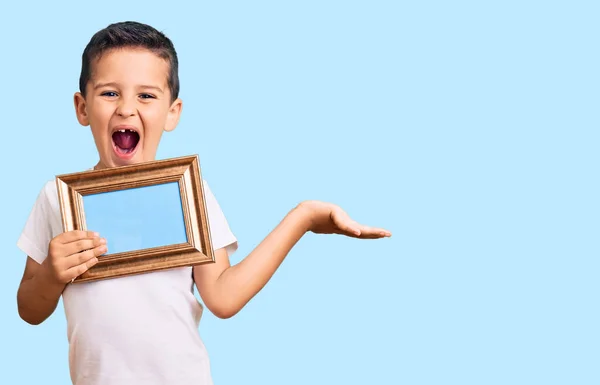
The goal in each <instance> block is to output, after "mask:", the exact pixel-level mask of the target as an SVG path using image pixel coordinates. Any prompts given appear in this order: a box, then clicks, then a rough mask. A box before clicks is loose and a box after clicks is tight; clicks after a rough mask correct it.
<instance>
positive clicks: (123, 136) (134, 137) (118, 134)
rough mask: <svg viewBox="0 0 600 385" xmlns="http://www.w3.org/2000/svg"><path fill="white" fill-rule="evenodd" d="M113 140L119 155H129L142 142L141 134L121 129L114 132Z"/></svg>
mask: <svg viewBox="0 0 600 385" xmlns="http://www.w3.org/2000/svg"><path fill="white" fill-rule="evenodd" d="M112 140H113V144H114V148H115V151H116V152H117V154H120V155H128V154H131V153H133V151H134V150H135V149H136V147H137V145H138V143H139V142H140V134H138V133H137V131H135V130H131V129H128V128H126V129H121V130H117V131H115V132H113V134H112Z"/></svg>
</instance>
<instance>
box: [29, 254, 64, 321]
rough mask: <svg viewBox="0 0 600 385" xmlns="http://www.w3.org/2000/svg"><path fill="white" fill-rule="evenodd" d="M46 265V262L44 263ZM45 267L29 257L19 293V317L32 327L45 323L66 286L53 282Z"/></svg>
mask: <svg viewBox="0 0 600 385" xmlns="http://www.w3.org/2000/svg"><path fill="white" fill-rule="evenodd" d="M44 263H46V261H44ZM47 271H48V269H47V268H45V266H43V264H42V265H40V264H38V263H37V262H36V261H34V260H33V259H31V258H30V257H27V262H26V264H25V271H24V273H23V278H22V279H21V284H20V285H19V290H18V292H17V305H18V308H19V316H20V317H21V318H22V319H23V320H24V321H25V322H27V323H29V324H31V325H39V324H41V323H42V322H44V321H45V320H46V319H47V318H48V317H50V315H51V314H52V313H54V310H55V309H56V305H58V299H59V298H60V295H61V294H62V292H63V290H64V288H65V286H66V285H65V284H60V283H56V282H53V280H52V279H51V278H50V276H49V274H48V273H47Z"/></svg>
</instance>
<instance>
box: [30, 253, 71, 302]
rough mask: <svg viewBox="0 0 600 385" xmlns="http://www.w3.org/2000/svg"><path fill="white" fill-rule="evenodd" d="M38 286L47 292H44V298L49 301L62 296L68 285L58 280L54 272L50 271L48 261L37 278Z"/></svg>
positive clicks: (44, 263) (43, 264)
mask: <svg viewBox="0 0 600 385" xmlns="http://www.w3.org/2000/svg"><path fill="white" fill-rule="evenodd" d="M35 278H36V279H37V281H38V284H39V285H41V286H42V287H44V288H45V289H47V290H44V294H42V296H43V297H44V298H46V299H48V300H51V299H54V297H55V296H56V295H60V294H61V293H62V292H63V290H64V289H65V287H66V284H64V283H62V282H60V281H59V280H57V279H56V278H55V277H54V275H53V274H52V272H51V271H50V269H49V267H48V265H47V260H46V261H44V262H43V263H42V268H41V269H40V270H39V274H37V275H36V277H35Z"/></svg>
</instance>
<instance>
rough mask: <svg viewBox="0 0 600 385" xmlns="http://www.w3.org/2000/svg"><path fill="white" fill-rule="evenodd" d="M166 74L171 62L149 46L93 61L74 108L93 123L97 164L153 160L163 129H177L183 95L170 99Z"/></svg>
mask: <svg viewBox="0 0 600 385" xmlns="http://www.w3.org/2000/svg"><path fill="white" fill-rule="evenodd" d="M168 73H169V64H168V62H167V61H166V60H164V59H162V58H160V57H159V56H157V55H156V54H154V53H152V52H151V51H148V50H145V49H118V50H114V51H110V52H108V53H105V54H104V55H103V56H102V57H101V58H100V60H98V61H96V62H95V63H94V64H93V66H92V75H91V78H90V81H89V82H88V84H87V88H86V97H85V98H84V97H83V96H82V95H81V94H80V93H76V94H75V109H76V112H77V119H78V120H79V122H80V123H81V124H82V125H84V126H87V125H89V126H90V127H91V130H92V135H93V136H94V141H95V143H96V148H97V149H98V154H99V155H100V162H99V163H98V165H97V166H96V168H97V169H100V168H107V167H117V166H124V165H129V164H135V163H140V162H146V161H151V160H154V159H155V156H156V150H157V149H158V143H159V142H160V138H161V136H162V133H163V131H171V130H173V129H175V126H176V125H177V123H178V121H179V115H180V113H181V106H182V103H181V100H179V99H177V100H176V101H174V102H173V103H171V93H170V90H169V86H168V83H167V77H168Z"/></svg>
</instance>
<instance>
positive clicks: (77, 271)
mask: <svg viewBox="0 0 600 385" xmlns="http://www.w3.org/2000/svg"><path fill="white" fill-rule="evenodd" d="M106 250H107V248H106V240H105V239H103V238H100V236H99V235H98V233H95V232H93V231H82V230H73V231H67V232H65V233H62V234H60V235H57V236H56V237H55V238H53V239H52V240H51V241H50V245H49V246H48V260H47V263H46V264H45V265H46V268H47V271H48V273H49V276H50V278H51V279H52V280H53V281H55V282H59V283H61V284H65V285H66V284H67V283H69V282H72V281H73V280H74V279H75V278H77V277H78V276H80V275H81V274H83V273H84V272H86V271H87V270H88V269H89V268H91V267H92V266H94V265H95V264H96V263H97V262H98V256H100V255H102V254H104V253H106Z"/></svg>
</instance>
